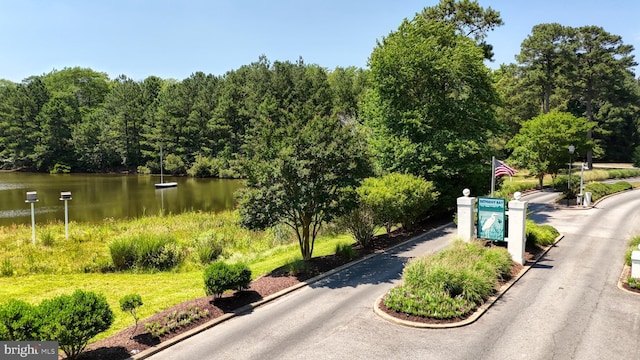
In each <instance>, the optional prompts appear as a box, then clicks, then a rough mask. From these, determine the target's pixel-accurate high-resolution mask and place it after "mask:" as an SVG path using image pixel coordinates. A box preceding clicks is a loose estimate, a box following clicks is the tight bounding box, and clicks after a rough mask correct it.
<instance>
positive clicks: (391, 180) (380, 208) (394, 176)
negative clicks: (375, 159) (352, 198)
mask: <svg viewBox="0 0 640 360" xmlns="http://www.w3.org/2000/svg"><path fill="white" fill-rule="evenodd" d="M357 191H358V195H359V196H360V199H361V202H362V203H363V204H364V205H366V206H367V207H369V208H370V209H371V210H372V211H373V214H374V218H375V223H376V225H380V226H385V227H386V229H387V232H389V231H390V230H391V227H392V226H393V225H395V224H397V223H401V224H402V225H403V226H405V227H407V228H411V227H412V226H413V225H415V223H416V222H418V221H419V220H420V219H421V217H423V216H424V215H426V213H427V211H428V210H429V209H430V208H431V207H432V206H433V205H434V204H435V201H436V199H437V198H438V196H439V193H438V192H437V191H435V188H434V185H433V183H432V182H430V181H426V180H424V179H422V178H420V177H417V176H415V175H410V174H399V173H391V174H388V175H385V176H383V177H381V178H367V179H365V180H364V181H363V182H362V185H361V186H360V187H359V188H358V189H357Z"/></svg>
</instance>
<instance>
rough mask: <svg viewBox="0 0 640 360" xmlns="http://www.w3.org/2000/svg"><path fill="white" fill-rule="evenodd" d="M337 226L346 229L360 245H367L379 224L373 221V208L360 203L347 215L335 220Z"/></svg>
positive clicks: (369, 243)
mask: <svg viewBox="0 0 640 360" xmlns="http://www.w3.org/2000/svg"><path fill="white" fill-rule="evenodd" d="M337 224H338V226H339V227H341V228H343V229H346V230H347V231H348V232H349V234H350V235H351V236H352V237H353V239H354V240H355V241H357V242H358V243H359V244H360V245H362V246H364V247H368V246H369V245H371V239H373V236H374V235H375V233H376V231H377V230H378V228H379V226H378V225H376V223H375V217H374V214H373V210H371V208H370V207H369V206H366V205H364V204H360V205H359V206H358V207H357V208H355V209H353V210H352V211H351V212H349V213H348V214H347V215H344V216H342V217H340V218H339V219H338V220H337Z"/></svg>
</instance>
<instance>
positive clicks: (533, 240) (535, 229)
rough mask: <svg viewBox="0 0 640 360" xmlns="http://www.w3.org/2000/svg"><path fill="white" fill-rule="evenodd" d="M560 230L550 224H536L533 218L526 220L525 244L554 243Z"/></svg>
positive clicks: (540, 244)
mask: <svg viewBox="0 0 640 360" xmlns="http://www.w3.org/2000/svg"><path fill="white" fill-rule="evenodd" d="M559 235H560V232H559V231H558V230H557V229H556V228H554V227H553V226H551V225H538V224H536V223H535V222H534V221H533V220H527V224H526V231H525V237H526V239H527V246H548V245H553V244H554V243H555V240H556V238H557V237H558V236H559Z"/></svg>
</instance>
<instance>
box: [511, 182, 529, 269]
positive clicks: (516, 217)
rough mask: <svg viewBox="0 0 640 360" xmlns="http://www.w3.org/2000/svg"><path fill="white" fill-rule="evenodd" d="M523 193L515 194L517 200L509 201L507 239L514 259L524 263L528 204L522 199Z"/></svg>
mask: <svg viewBox="0 0 640 360" xmlns="http://www.w3.org/2000/svg"><path fill="white" fill-rule="evenodd" d="M520 196H521V194H520V193H519V192H517V193H515V194H514V197H515V198H516V199H515V200H511V201H509V237H508V241H507V251H509V254H511V258H512V259H513V261H515V262H517V263H519V264H522V265H524V263H525V262H526V261H525V258H524V250H525V246H526V241H527V238H526V234H525V227H526V224H527V204H528V202H526V201H520Z"/></svg>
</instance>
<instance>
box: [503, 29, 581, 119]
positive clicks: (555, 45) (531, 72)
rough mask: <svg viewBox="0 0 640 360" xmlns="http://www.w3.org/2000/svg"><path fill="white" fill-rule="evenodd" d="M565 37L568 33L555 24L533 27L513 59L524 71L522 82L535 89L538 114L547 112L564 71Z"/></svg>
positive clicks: (566, 49)
mask: <svg viewBox="0 0 640 360" xmlns="http://www.w3.org/2000/svg"><path fill="white" fill-rule="evenodd" d="M569 36H570V31H569V30H568V29H567V28H565V27H564V26H562V25H560V24H558V23H552V24H539V25H536V26H534V27H533V29H532V30H531V35H529V36H528V37H527V38H526V39H525V40H524V41H523V42H522V45H521V50H520V54H518V56H517V57H516V58H517V60H518V62H519V63H520V64H521V66H523V67H524V69H523V72H524V74H525V79H524V80H525V81H526V82H527V83H528V86H529V87H531V88H534V89H535V90H534V91H535V93H536V95H537V96H536V97H537V98H538V99H539V103H540V110H541V112H542V113H548V112H549V111H550V110H551V96H552V95H553V94H554V93H555V92H556V89H557V87H558V86H559V82H560V81H561V79H562V78H563V77H564V76H563V75H564V73H565V72H566V71H567V66H568V61H569V59H570V52H569V49H568V38H569Z"/></svg>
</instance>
